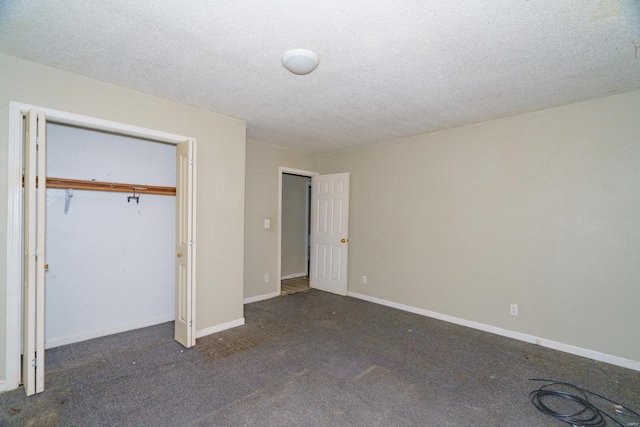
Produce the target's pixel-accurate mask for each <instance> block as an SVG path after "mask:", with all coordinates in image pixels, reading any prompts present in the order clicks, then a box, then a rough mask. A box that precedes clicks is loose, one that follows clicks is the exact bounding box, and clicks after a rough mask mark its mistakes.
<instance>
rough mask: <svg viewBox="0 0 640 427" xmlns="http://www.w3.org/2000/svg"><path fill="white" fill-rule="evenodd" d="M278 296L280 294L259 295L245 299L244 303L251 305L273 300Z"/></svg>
mask: <svg viewBox="0 0 640 427" xmlns="http://www.w3.org/2000/svg"><path fill="white" fill-rule="evenodd" d="M277 296H280V292H272V293H270V294H264V295H257V296H255V297H249V298H245V299H244V303H245V304H251V303H252V302H258V301H264V300H266V299H271V298H274V297H277Z"/></svg>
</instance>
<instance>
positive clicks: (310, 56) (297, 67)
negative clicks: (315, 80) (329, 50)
mask: <svg viewBox="0 0 640 427" xmlns="http://www.w3.org/2000/svg"><path fill="white" fill-rule="evenodd" d="M319 62H320V60H319V59H318V55H316V54H315V53H313V52H311V51H310V50H307V49H291V50H288V51H286V52H285V53H284V54H283V55H282V65H284V68H286V69H287V70H289V71H291V72H292V73H293V74H309V73H310V72H312V71H313V70H315V69H316V67H317V66H318V63H319Z"/></svg>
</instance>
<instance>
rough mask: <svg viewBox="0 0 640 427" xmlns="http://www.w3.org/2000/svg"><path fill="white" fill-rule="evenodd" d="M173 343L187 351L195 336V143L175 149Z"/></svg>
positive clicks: (190, 142)
mask: <svg viewBox="0 0 640 427" xmlns="http://www.w3.org/2000/svg"><path fill="white" fill-rule="evenodd" d="M176 149H177V152H176V175H177V176H176V222H177V224H176V320H175V339H176V341H178V342H179V343H180V344H182V345H183V346H185V347H187V348H189V347H191V346H193V345H195V344H196V334H195V324H194V323H195V283H196V277H195V259H196V258H195V212H196V210H195V179H194V178H195V163H196V162H195V154H196V147H195V141H193V140H188V141H185V142H182V143H180V144H178V145H177V147H176Z"/></svg>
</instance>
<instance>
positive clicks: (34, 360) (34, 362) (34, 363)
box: [31, 359, 38, 368]
mask: <svg viewBox="0 0 640 427" xmlns="http://www.w3.org/2000/svg"><path fill="white" fill-rule="evenodd" d="M31 366H32V367H34V368H37V367H38V359H31Z"/></svg>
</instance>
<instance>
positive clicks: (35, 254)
mask: <svg viewBox="0 0 640 427" xmlns="http://www.w3.org/2000/svg"><path fill="white" fill-rule="evenodd" d="M38 255H39V251H38V248H35V249H34V250H33V256H35V257H37V256H38Z"/></svg>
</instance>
